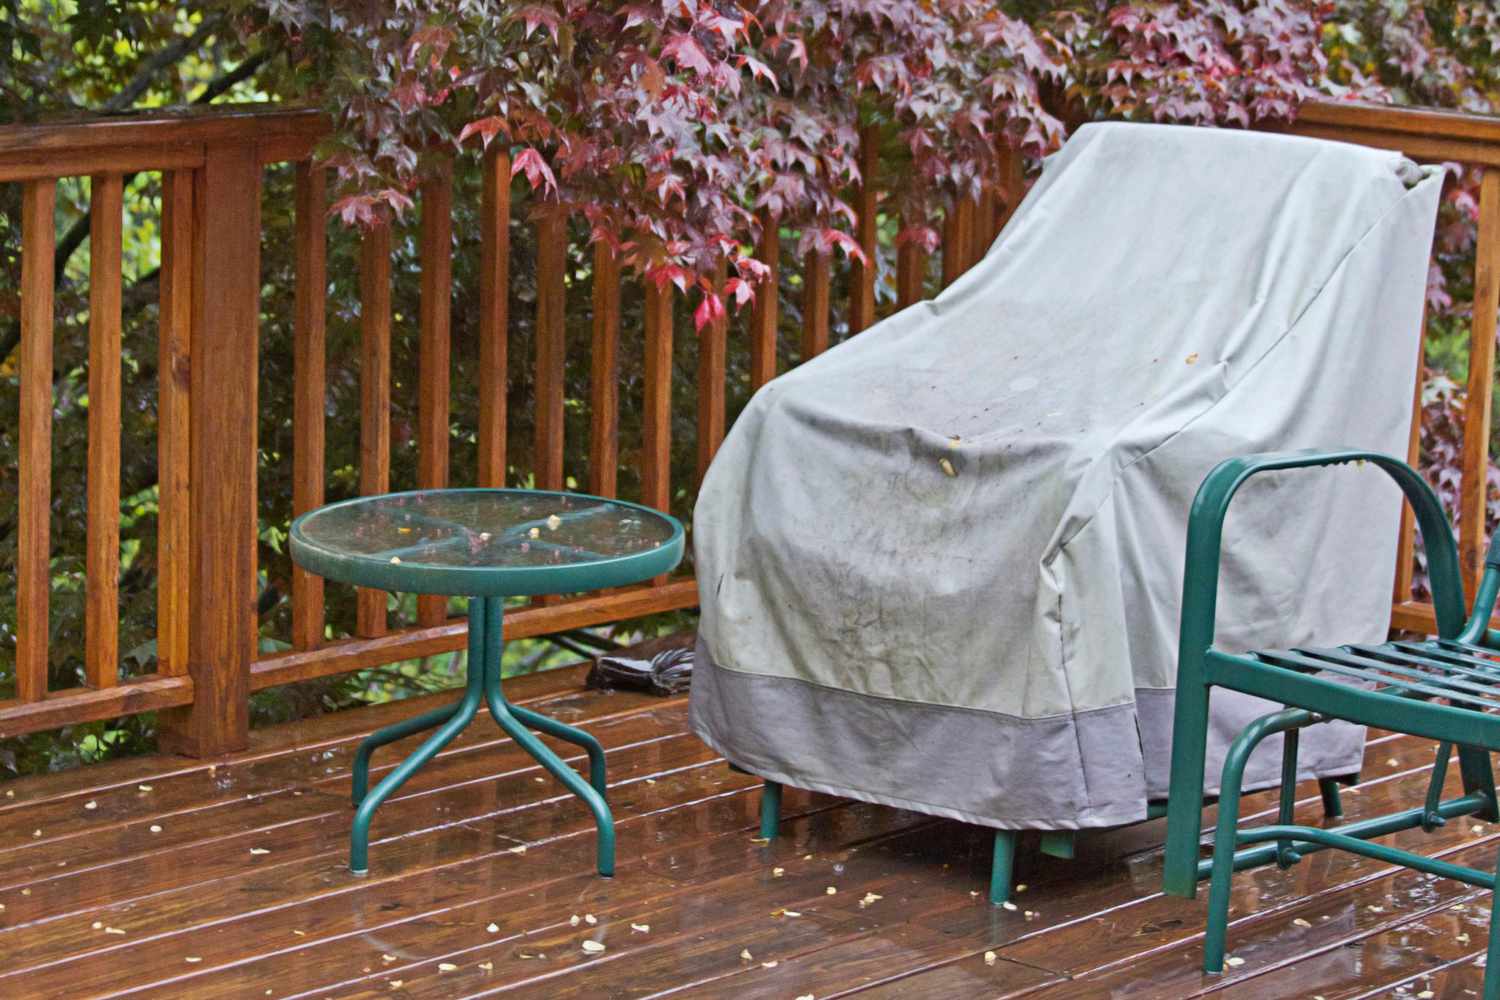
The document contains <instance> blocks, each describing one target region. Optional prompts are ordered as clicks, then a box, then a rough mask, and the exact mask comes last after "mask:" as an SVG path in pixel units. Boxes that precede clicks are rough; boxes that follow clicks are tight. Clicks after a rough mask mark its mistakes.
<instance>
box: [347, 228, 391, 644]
mask: <svg viewBox="0 0 1500 1000" xmlns="http://www.w3.org/2000/svg"><path fill="white" fill-rule="evenodd" d="M359 303H360V305H359V308H360V369H359V399H360V407H359V410H360V413H359V491H360V493H362V494H364V495H366V496H369V495H371V494H374V493H385V492H387V491H389V490H390V488H391V228H390V226H389V225H388V224H386V223H381V224H380V225H377V226H375V227H374V228H372V229H370V230H369V231H368V232H366V233H365V234H364V238H363V240H362V242H361V246H360V265H359ZM355 618H356V625H355V627H356V630H357V631H358V633H359V634H360V635H361V636H366V637H373V636H379V635H384V634H385V630H386V595H385V592H384V591H382V590H369V589H366V588H363V587H362V588H360V590H359V596H358V598H357V604H356V608H355Z"/></svg>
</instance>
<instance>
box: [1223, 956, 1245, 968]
mask: <svg viewBox="0 0 1500 1000" xmlns="http://www.w3.org/2000/svg"><path fill="white" fill-rule="evenodd" d="M1224 964H1225V965H1227V966H1229V967H1230V968H1231V969H1235V968H1238V967H1240V966H1241V965H1244V964H1245V960H1244V959H1243V958H1236V957H1235V956H1234V955H1230V956H1229V957H1228V958H1226V959H1224Z"/></svg>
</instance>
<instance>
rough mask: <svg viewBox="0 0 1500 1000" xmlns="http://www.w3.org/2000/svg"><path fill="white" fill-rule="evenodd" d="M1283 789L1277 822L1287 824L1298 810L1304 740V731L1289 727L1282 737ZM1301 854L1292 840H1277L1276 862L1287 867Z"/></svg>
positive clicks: (1278, 806)
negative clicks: (1299, 751)
mask: <svg viewBox="0 0 1500 1000" xmlns="http://www.w3.org/2000/svg"><path fill="white" fill-rule="evenodd" d="M1281 739H1282V743H1281V789H1280V799H1279V801H1278V803H1277V807H1276V823H1277V825H1278V826H1287V825H1289V824H1290V823H1292V822H1293V821H1294V820H1295V819H1296V812H1297V748H1298V746H1300V745H1301V742H1302V733H1301V731H1300V730H1297V729H1288V730H1287V731H1286V733H1285V734H1284V735H1283V736H1282V737H1281ZM1300 857H1301V856H1300V855H1299V854H1298V853H1297V852H1296V851H1294V850H1292V842H1291V841H1290V840H1278V841H1277V842H1276V864H1277V866H1278V867H1280V868H1282V869H1287V868H1290V867H1292V865H1294V864H1296V863H1297V861H1298V860H1299V859H1300Z"/></svg>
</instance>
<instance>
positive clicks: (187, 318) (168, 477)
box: [156, 170, 193, 676]
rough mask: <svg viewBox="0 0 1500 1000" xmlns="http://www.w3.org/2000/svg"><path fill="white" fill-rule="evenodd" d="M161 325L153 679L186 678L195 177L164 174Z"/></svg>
mask: <svg viewBox="0 0 1500 1000" xmlns="http://www.w3.org/2000/svg"><path fill="white" fill-rule="evenodd" d="M161 207H162V218H161V278H160V282H159V284H160V288H159V293H160V309H159V315H160V317H161V320H160V324H159V329H158V332H157V365H156V469H157V474H156V481H157V502H156V508H157V514H156V561H157V578H156V672H157V673H159V674H163V675H167V676H176V675H179V674H184V673H187V668H188V665H187V664H188V625H189V622H188V603H189V595H190V593H191V590H190V589H189V588H190V587H191V582H190V580H189V575H190V570H189V568H188V561H189V556H190V550H189V545H190V542H189V536H188V532H189V521H188V518H189V517H190V516H191V513H192V512H191V510H190V509H189V507H188V504H189V496H188V483H189V479H188V463H189V461H190V457H189V456H190V452H189V447H190V445H189V426H190V421H191V418H192V414H191V410H190V408H189V406H190V403H189V400H190V395H191V389H192V386H191V384H190V379H191V372H192V365H191V364H190V361H189V359H190V358H191V355H190V354H189V353H188V351H189V347H190V344H189V338H190V337H191V336H192V324H193V175H192V172H191V171H187V170H177V171H168V172H166V173H164V174H162V192H161Z"/></svg>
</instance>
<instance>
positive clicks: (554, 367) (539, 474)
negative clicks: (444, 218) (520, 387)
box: [532, 208, 568, 490]
mask: <svg viewBox="0 0 1500 1000" xmlns="http://www.w3.org/2000/svg"><path fill="white" fill-rule="evenodd" d="M567 233H568V227H567V216H566V215H565V214H564V213H563V212H562V210H560V209H555V208H548V209H545V210H544V211H543V212H542V213H541V215H540V216H539V217H538V218H537V261H536V443H535V456H534V458H533V462H532V464H533V465H534V466H535V474H536V485H537V488H539V489H544V490H560V489H562V486H563V395H564V385H563V380H564V377H565V372H566V368H565V354H564V351H565V346H566V345H565V338H566V333H567V328H566V325H565V318H566V317H565V314H564V310H565V309H566V308H567V304H566V292H565V289H564V282H563V278H564V274H565V272H566V270H567V262H568V257H567V255H568V235H567Z"/></svg>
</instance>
